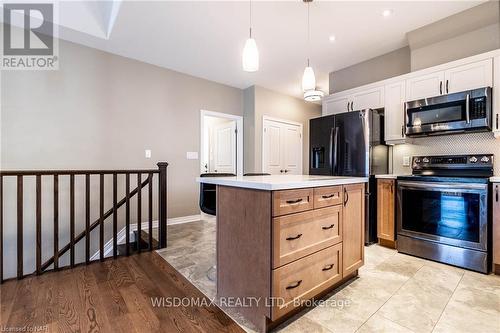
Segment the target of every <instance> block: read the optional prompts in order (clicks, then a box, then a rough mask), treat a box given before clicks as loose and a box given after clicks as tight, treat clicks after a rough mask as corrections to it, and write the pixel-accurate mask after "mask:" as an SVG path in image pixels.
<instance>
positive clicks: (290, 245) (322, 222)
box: [273, 205, 342, 268]
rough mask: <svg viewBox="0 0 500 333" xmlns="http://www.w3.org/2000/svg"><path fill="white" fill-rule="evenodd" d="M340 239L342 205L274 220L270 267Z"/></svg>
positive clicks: (300, 256)
mask: <svg viewBox="0 0 500 333" xmlns="http://www.w3.org/2000/svg"><path fill="white" fill-rule="evenodd" d="M341 241H342V206H340V205H338V206H332V207H326V208H321V209H315V210H312V211H308V212H303V213H297V214H292V215H286V216H280V217H275V218H274V219H273V268H277V267H279V266H283V265H285V264H287V263H289V262H292V261H294V260H297V259H300V258H302V257H304V256H306V255H308V254H311V253H313V252H317V251H319V250H322V249H324V248H326V247H329V246H332V245H334V244H337V243H339V242H341Z"/></svg>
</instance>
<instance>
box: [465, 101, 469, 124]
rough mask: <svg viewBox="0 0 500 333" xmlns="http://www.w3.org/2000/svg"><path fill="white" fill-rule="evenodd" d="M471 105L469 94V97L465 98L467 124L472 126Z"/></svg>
mask: <svg viewBox="0 0 500 333" xmlns="http://www.w3.org/2000/svg"><path fill="white" fill-rule="evenodd" d="M469 104H470V95H469V94H467V96H465V122H466V123H467V124H470V111H469Z"/></svg>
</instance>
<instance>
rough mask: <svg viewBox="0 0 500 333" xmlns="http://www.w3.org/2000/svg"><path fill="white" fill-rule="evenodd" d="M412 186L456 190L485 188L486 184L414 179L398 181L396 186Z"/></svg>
mask: <svg viewBox="0 0 500 333" xmlns="http://www.w3.org/2000/svg"><path fill="white" fill-rule="evenodd" d="M400 186H401V187H413V188H426V189H429V190H431V191H432V190H433V189H434V188H439V189H452V190H453V189H458V190H486V189H487V187H488V185H487V184H479V183H465V184H461V183H431V182H415V181H398V187H400Z"/></svg>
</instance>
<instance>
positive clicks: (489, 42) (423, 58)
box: [407, 1, 500, 71]
mask: <svg viewBox="0 0 500 333" xmlns="http://www.w3.org/2000/svg"><path fill="white" fill-rule="evenodd" d="M499 22H500V2H499V1H488V2H485V3H483V4H481V5H479V6H475V7H472V8H470V9H468V10H465V11H462V12H460V13H457V14H454V15H451V16H449V17H446V18H444V19H442V20H439V21H436V22H433V23H431V24H428V25H426V26H423V27H421V28H418V29H415V30H413V31H410V32H409V33H408V34H407V39H408V43H409V45H410V49H411V69H412V71H415V70H419V69H422V68H427V67H431V66H435V65H439V64H443V63H446V62H449V61H453V60H457V59H461V58H466V57H469V56H472V55H475V54H480V53H484V52H487V51H491V50H495V49H498V48H500V25H499Z"/></svg>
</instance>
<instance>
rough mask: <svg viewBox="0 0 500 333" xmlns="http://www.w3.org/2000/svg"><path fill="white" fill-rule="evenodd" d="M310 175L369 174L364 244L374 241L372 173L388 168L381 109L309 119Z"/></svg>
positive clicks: (374, 222)
mask: <svg viewBox="0 0 500 333" xmlns="http://www.w3.org/2000/svg"><path fill="white" fill-rule="evenodd" d="M309 145H310V151H309V158H310V164H309V174H311V175H329V176H352V177H369V182H368V184H367V189H366V205H365V207H366V214H365V215H366V220H365V243H366V244H371V243H374V242H376V241H377V183H376V179H375V175H378V174H386V173H387V172H388V168H389V147H388V146H386V145H385V142H384V110H383V109H377V110H372V109H367V110H360V111H352V112H345V113H339V114H335V115H330V116H325V117H320V118H315V119H311V120H310V122H309Z"/></svg>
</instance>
